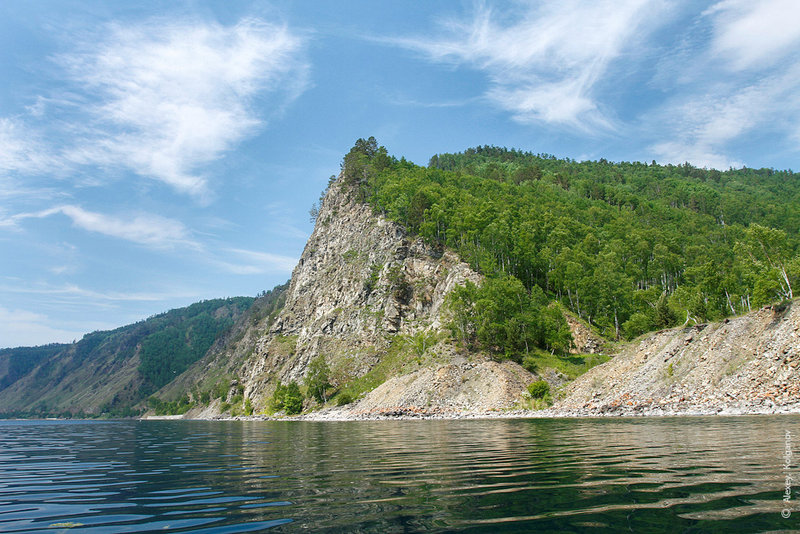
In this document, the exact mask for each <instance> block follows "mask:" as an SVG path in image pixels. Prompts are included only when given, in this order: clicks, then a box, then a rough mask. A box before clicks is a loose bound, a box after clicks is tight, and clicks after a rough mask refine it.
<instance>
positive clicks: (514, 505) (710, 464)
mask: <svg viewBox="0 0 800 534" xmlns="http://www.w3.org/2000/svg"><path fill="white" fill-rule="evenodd" d="M798 445H800V417H798V416H765V417H729V418H728V417H710V418H703V417H698V418H665V419H602V420H574V419H573V420H568V419H556V420H535V419H529V420H461V421H363V422H342V423H335V422H324V423H312V422H202V421H108V422H101V421H89V422H84V421H0V532H47V533H51V534H52V533H54V532H72V533H75V532H140V531H148V530H153V531H156V530H158V531H161V530H175V531H179V532H180V531H183V532H209V533H234V532H251V531H262V530H265V531H276V532H294V531H300V530H308V531H312V532H419V531H466V532H527V531H537V532H564V531H568V532H581V531H585V530H589V529H592V530H595V531H600V532H602V531H608V532H620V531H628V532H663V531H670V532H679V531H683V532H757V531H770V530H781V529H783V530H789V529H800V499H798V497H800V495H796V494H795V492H796V491H797V492H800V488H798V487H790V492H791V494H790V497H789V501H788V503H787V502H784V501H783V498H784V496H785V491H786V481H787V477H792V476H793V477H794V479H795V480H797V481H800V469H799V468H798V465H797V460H798V459H800V452H798V453H797V456H796V457H795V456H792V455H793V452H792V451H797V450H798V448H797V446H798ZM790 486H791V483H790ZM786 515H789V517H788V518H785V517H783V516H786Z"/></svg>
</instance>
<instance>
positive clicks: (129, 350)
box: [0, 297, 253, 416]
mask: <svg viewBox="0 0 800 534" xmlns="http://www.w3.org/2000/svg"><path fill="white" fill-rule="evenodd" d="M252 300H253V299H251V298H247V297H238V298H232V299H219V300H212V301H204V302H200V303H196V304H193V305H192V306H189V307H187V308H180V309H176V310H171V311H169V312H167V313H163V314H160V315H156V316H153V317H151V318H149V319H147V320H145V321H141V322H139V323H136V324H133V325H128V326H124V327H121V328H118V329H116V330H111V331H105V332H93V333H91V334H87V335H86V336H84V337H83V339H81V340H80V341H78V342H77V343H73V344H69V345H49V346H45V347H33V348H19V349H7V350H4V351H2V352H1V353H0V370H2V371H3V376H2V379H1V380H0V414H2V415H5V416H10V415H18V416H20V415H21V416H26V415H27V416H30V415H36V416H53V415H66V416H73V415H99V414H101V413H106V414H110V415H123V416H124V415H134V414H136V413H138V408H137V404H138V403H139V402H140V401H142V400H143V399H144V398H145V397H146V396H147V395H149V394H150V393H152V392H153V391H155V390H156V389H157V388H158V387H160V386H161V385H163V384H164V383H166V382H168V381H170V380H171V379H172V378H173V377H175V376H178V375H179V374H180V373H182V372H183V371H184V370H185V369H186V367H187V366H188V365H189V364H191V363H192V362H193V361H195V360H196V359H197V358H199V357H201V356H202V355H203V354H205V352H206V351H207V350H208V348H209V347H210V346H211V345H212V343H213V342H214V341H215V339H216V338H217V337H218V336H219V335H220V334H221V333H223V332H224V331H225V330H227V329H228V328H229V327H230V325H231V324H232V323H233V322H234V320H235V319H237V318H238V317H239V316H240V315H241V314H242V313H243V312H244V311H245V310H246V309H247V308H248V307H249V306H250V304H251V303H252ZM3 362H4V363H3Z"/></svg>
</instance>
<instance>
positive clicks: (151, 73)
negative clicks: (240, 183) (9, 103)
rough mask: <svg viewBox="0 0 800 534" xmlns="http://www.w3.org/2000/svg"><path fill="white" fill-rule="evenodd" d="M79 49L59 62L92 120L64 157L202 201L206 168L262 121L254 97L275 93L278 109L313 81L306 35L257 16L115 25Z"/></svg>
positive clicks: (275, 102) (205, 191)
mask: <svg viewBox="0 0 800 534" xmlns="http://www.w3.org/2000/svg"><path fill="white" fill-rule="evenodd" d="M79 46H81V47H82V48H83V49H84V51H82V52H79V53H72V54H68V55H62V56H59V57H58V58H57V61H58V62H59V63H60V64H61V65H62V66H63V67H64V68H65V70H66V72H67V73H68V75H69V76H70V79H71V80H72V82H74V83H75V84H78V85H79V86H80V87H81V88H82V94H83V98H85V99H86V101H87V104H88V109H89V110H90V111H91V113H92V119H93V121H92V124H91V125H90V127H91V130H88V131H86V132H83V133H84V136H83V138H82V139H80V140H79V142H78V144H77V145H76V146H74V147H72V148H69V149H67V150H66V151H65V153H64V158H66V159H67V160H69V161H71V162H73V163H76V164H86V165H101V166H111V167H113V166H119V167H123V168H128V169H130V170H132V171H134V172H136V173H138V174H140V175H142V176H146V177H149V178H153V179H156V180H160V181H162V182H164V183H166V184H168V185H170V186H171V187H173V188H175V189H176V190H178V191H180V192H183V193H188V194H190V195H193V196H195V197H197V198H200V199H204V198H206V197H207V195H208V193H209V188H208V183H207V178H206V177H204V176H203V175H202V173H201V172H198V171H200V170H201V168H202V166H203V165H206V164H208V163H209V162H211V161H214V160H216V159H218V158H220V157H221V156H222V155H223V154H224V153H225V152H226V151H228V150H230V149H231V148H232V147H233V145H235V144H236V143H237V142H239V141H241V140H242V139H243V138H245V137H246V136H248V135H250V134H252V133H253V131H254V130H255V129H256V128H257V127H259V126H261V125H262V120H263V117H260V116H259V115H257V114H256V113H255V112H254V111H253V110H252V109H251V106H250V101H251V100H252V98H253V97H254V96H256V94H258V93H263V92H270V93H272V94H273V95H276V96H277V98H276V99H275V101H274V102H273V106H272V107H273V109H275V108H278V107H280V106H282V105H284V104H285V102H286V101H287V100H291V99H293V98H295V97H296V96H298V95H299V94H300V93H301V92H302V91H303V90H304V89H305V87H306V84H307V75H306V74H307V69H308V66H307V64H306V63H305V61H304V60H303V59H302V49H303V40H302V39H301V38H300V37H299V36H297V35H295V34H293V33H292V32H290V31H289V29H288V28H286V27H285V26H277V25H272V24H267V23H265V22H261V21H257V20H252V19H249V20H243V21H241V22H240V23H239V24H236V25H234V26H223V25H220V24H215V23H194V24H174V23H168V22H160V21H159V22H151V23H149V24H142V25H139V26H134V27H129V26H124V27H123V26H112V27H111V28H109V29H107V30H106V32H105V33H104V34H103V35H102V36H101V37H100V39H99V42H91V43H88V42H84V43H81V44H80V45H79ZM278 95H279V96H278ZM97 132H99V133H97Z"/></svg>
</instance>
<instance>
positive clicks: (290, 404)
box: [271, 380, 303, 415]
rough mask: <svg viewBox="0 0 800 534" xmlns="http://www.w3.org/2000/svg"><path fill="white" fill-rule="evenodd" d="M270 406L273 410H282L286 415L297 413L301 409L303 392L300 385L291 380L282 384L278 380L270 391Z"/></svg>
mask: <svg viewBox="0 0 800 534" xmlns="http://www.w3.org/2000/svg"><path fill="white" fill-rule="evenodd" d="M271 407H272V409H273V410H274V411H280V410H283V411H284V412H286V414H287V415H294V414H298V413H300V412H302V411H303V393H302V392H301V391H300V386H298V385H297V382H295V381H294V380H292V381H291V382H289V383H288V384H286V385H284V384H281V382H280V381H278V384H277V386H275V391H274V392H273V393H272V401H271Z"/></svg>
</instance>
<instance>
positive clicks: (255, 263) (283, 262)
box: [218, 248, 297, 274]
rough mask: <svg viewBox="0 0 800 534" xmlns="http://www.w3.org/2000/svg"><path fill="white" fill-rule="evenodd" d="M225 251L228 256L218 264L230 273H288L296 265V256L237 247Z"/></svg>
mask: <svg viewBox="0 0 800 534" xmlns="http://www.w3.org/2000/svg"><path fill="white" fill-rule="evenodd" d="M226 252H227V253H228V254H229V255H230V256H229V258H228V259H227V260H220V261H219V262H218V264H219V266H220V267H222V268H223V269H225V270H227V271H228V272H230V273H232V274H267V273H287V274H289V273H291V272H292V270H293V269H294V267H295V265H297V258H293V257H290V256H282V255H280V254H270V253H268V252H255V251H252V250H244V249H239V248H231V249H227V250H226ZM230 260H233V261H230Z"/></svg>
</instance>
